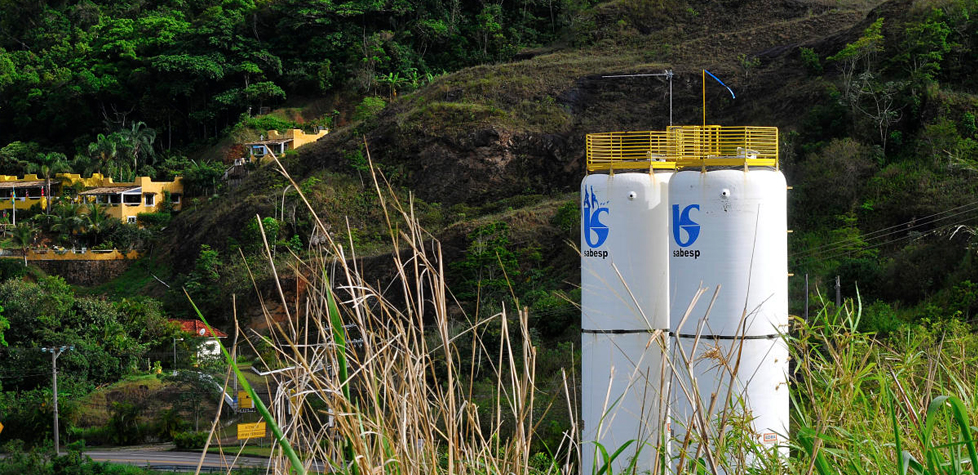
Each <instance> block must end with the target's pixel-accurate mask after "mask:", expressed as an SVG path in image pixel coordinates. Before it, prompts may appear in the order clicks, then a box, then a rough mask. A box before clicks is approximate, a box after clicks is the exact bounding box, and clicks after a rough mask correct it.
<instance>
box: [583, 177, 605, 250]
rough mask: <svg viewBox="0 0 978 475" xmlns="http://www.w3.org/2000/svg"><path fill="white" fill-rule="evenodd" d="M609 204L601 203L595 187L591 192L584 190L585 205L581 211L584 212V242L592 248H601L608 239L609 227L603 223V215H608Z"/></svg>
mask: <svg viewBox="0 0 978 475" xmlns="http://www.w3.org/2000/svg"><path fill="white" fill-rule="evenodd" d="M602 204H608V203H607V202H604V203H599V202H598V197H597V195H595V194H594V187H593V186H592V187H591V190H590V192H588V190H584V204H583V206H581V210H582V211H583V212H584V218H583V220H584V240H585V241H586V242H587V245H588V246H590V247H601V245H602V244H604V242H605V241H606V240H607V239H608V232H609V229H608V226H605V225H604V224H603V223H601V213H608V212H609V211H608V207H607V206H601V205H602Z"/></svg>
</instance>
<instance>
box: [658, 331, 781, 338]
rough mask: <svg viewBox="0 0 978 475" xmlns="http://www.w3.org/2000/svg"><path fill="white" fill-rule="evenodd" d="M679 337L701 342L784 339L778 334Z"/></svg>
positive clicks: (683, 334) (684, 335)
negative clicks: (697, 339) (696, 339)
mask: <svg viewBox="0 0 978 475" xmlns="http://www.w3.org/2000/svg"><path fill="white" fill-rule="evenodd" d="M669 334H670V335H677V334H676V333H673V332H669ZM678 336H679V338H699V339H701V340H774V339H776V338H781V337H782V335H781V334H778V333H772V334H770V335H696V334H688V333H679V334H678Z"/></svg>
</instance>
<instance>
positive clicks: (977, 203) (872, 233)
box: [811, 201, 978, 251]
mask: <svg viewBox="0 0 978 475" xmlns="http://www.w3.org/2000/svg"><path fill="white" fill-rule="evenodd" d="M969 206H975V207H978V201H973V202H971V203H967V204H963V205H960V206H955V207H954V208H949V209H946V210H944V211H939V212H937V213H934V214H931V215H927V216H924V217H922V218H913V219H911V220H910V221H906V222H903V223H900V224H894V225H893V226H889V227H885V228H882V229H877V230H876V231H873V232H871V233H867V234H864V235H863V236H862V237H863V238H869V237H871V236H873V235H875V234H879V233H882V232H884V231H889V230H891V229H897V228H903V227H904V226H907V225H912V224H913V223H915V222H917V221H926V220H928V219H930V218H933V217H935V216H940V215H942V214H946V213H950V212H952V211H956V210H959V209H961V208H966V207H969ZM841 242H845V240H843V241H838V242H837V243H841ZM837 243H828V244H823V245H821V246H818V247H815V248H812V249H811V251H817V250H820V249H822V248H825V247H830V246H833V245H835V244H837Z"/></svg>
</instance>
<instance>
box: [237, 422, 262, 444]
mask: <svg viewBox="0 0 978 475" xmlns="http://www.w3.org/2000/svg"><path fill="white" fill-rule="evenodd" d="M258 437H265V423H264V422H256V423H254V424H238V440H242V439H255V438H258Z"/></svg>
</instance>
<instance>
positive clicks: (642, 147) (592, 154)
mask: <svg viewBox="0 0 978 475" xmlns="http://www.w3.org/2000/svg"><path fill="white" fill-rule="evenodd" d="M666 149H667V147H666V132H664V131H661V130H660V131H645V132H604V133H598V134H588V135H587V169H588V171H603V170H652V169H663V168H665V169H673V168H676V163H675V160H669V159H668V158H667V157H666Z"/></svg>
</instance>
